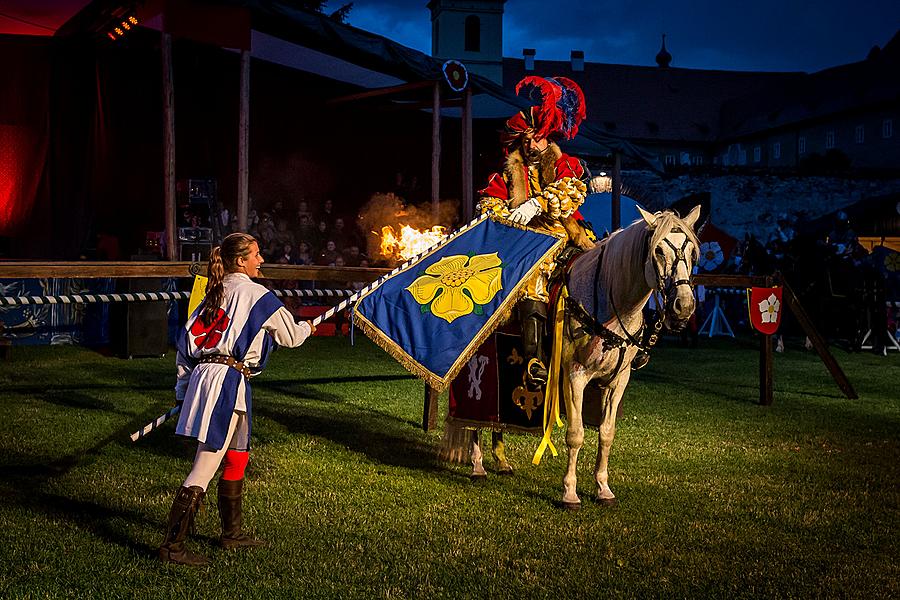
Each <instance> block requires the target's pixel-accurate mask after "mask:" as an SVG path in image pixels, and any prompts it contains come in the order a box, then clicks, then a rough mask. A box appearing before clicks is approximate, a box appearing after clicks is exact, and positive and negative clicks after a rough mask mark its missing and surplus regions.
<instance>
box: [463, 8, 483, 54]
mask: <svg viewBox="0 0 900 600" xmlns="http://www.w3.org/2000/svg"><path fill="white" fill-rule="evenodd" d="M465 50H466V52H481V19H479V18H478V17H476V16H475V15H469V16H468V17H466V46H465Z"/></svg>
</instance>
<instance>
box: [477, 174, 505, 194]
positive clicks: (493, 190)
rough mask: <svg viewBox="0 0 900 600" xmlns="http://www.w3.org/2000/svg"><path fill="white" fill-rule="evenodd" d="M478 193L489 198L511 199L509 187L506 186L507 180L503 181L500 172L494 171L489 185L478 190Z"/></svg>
mask: <svg viewBox="0 0 900 600" xmlns="http://www.w3.org/2000/svg"><path fill="white" fill-rule="evenodd" d="M478 195H479V196H481V197H485V196H486V197H488V198H500V199H501V200H509V189H508V188H507V187H506V182H505V181H503V177H502V176H501V175H500V173H494V174H493V175H491V177H490V179H488V184H487V187H485V188H484V189H483V190H478Z"/></svg>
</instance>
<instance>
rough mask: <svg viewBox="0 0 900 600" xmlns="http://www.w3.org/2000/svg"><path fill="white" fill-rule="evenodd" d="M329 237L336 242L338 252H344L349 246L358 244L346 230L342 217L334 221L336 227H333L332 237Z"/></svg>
mask: <svg viewBox="0 0 900 600" xmlns="http://www.w3.org/2000/svg"><path fill="white" fill-rule="evenodd" d="M329 237H330V238H331V240H332V241H333V242H334V245H335V246H336V247H337V250H338V252H342V251H343V250H344V248H346V247H347V246H352V245H353V244H355V243H356V240H354V239H353V235H352V233H351V232H349V231H347V229H345V228H344V219H342V218H341V217H338V218H336V219H335V220H334V227H332V229H331V235H330V236H329Z"/></svg>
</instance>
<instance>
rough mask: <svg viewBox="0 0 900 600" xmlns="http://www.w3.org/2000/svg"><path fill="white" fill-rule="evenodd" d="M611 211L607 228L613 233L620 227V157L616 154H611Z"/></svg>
mask: <svg viewBox="0 0 900 600" xmlns="http://www.w3.org/2000/svg"><path fill="white" fill-rule="evenodd" d="M611 210H612V215H611V216H610V222H609V227H610V229H611V230H612V231H615V230H616V229H619V228H620V227H622V155H621V154H619V153H618V152H613V170H612V202H611Z"/></svg>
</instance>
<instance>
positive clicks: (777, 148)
mask: <svg viewBox="0 0 900 600" xmlns="http://www.w3.org/2000/svg"><path fill="white" fill-rule="evenodd" d="M772 158H781V142H775V143H774V144H772Z"/></svg>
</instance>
